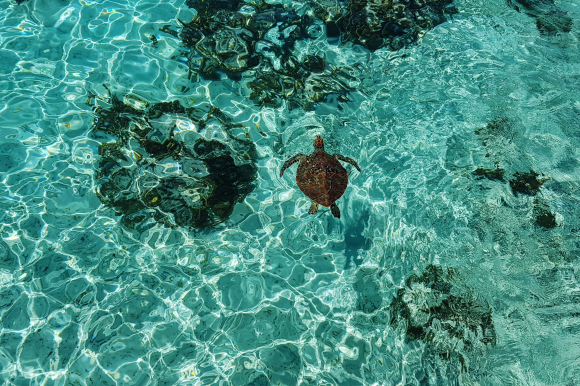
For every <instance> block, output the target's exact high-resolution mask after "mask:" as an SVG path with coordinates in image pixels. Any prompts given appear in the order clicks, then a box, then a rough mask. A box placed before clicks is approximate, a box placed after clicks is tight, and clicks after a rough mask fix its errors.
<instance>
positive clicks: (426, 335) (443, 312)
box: [391, 265, 496, 354]
mask: <svg viewBox="0 0 580 386" xmlns="http://www.w3.org/2000/svg"><path fill="white" fill-rule="evenodd" d="M454 273H455V272H454V270H453V269H450V268H448V269H444V268H441V267H437V266H434V265H429V266H428V267H427V268H426V270H425V272H423V274H422V275H420V276H417V275H412V276H411V277H409V278H408V279H407V281H406V286H405V288H401V289H400V290H399V291H398V293H397V297H396V298H395V299H394V300H393V302H392V304H391V307H392V314H391V315H392V316H391V325H393V327H396V326H405V328H406V337H407V339H410V340H416V339H420V340H423V341H424V342H426V343H431V344H432V345H433V347H434V348H435V349H436V350H437V351H439V352H441V353H442V354H448V353H449V352H450V351H453V350H454V349H455V348H459V347H457V345H458V344H459V343H461V345H462V346H463V351H470V349H471V348H473V347H474V346H476V345H481V344H483V345H487V344H491V345H495V344H496V333H495V328H494V325H493V319H492V315H491V313H492V310H491V307H490V306H489V304H488V303H487V301H485V300H484V299H481V298H477V297H474V296H473V295H471V294H470V293H468V292H466V291H464V290H463V289H461V288H458V287H457V286H454V285H453V284H452V280H453V274H454Z"/></svg>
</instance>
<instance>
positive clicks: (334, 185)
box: [280, 135, 360, 218]
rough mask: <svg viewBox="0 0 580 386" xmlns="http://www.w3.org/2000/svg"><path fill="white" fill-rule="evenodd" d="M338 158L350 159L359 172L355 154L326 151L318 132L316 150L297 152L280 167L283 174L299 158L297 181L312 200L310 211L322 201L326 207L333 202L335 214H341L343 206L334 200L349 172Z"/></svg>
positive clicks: (349, 161) (340, 192)
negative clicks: (352, 156) (306, 152)
mask: <svg viewBox="0 0 580 386" xmlns="http://www.w3.org/2000/svg"><path fill="white" fill-rule="evenodd" d="M338 161H344V162H348V163H349V164H351V165H352V166H354V167H355V168H356V170H358V171H359V172H360V168H359V167H358V165H357V163H356V162H355V161H354V160H353V159H352V158H348V157H343V156H342V155H340V154H334V155H330V154H328V153H327V152H325V151H324V141H323V140H322V137H321V136H320V135H317V136H316V138H315V139H314V152H312V154H310V155H304V154H296V155H295V156H294V157H292V158H290V159H289V160H288V161H286V162H284V165H283V166H282V170H280V178H282V175H283V174H284V171H285V170H286V169H288V168H289V167H290V166H292V165H293V164H295V163H296V162H300V164H299V165H298V170H297V171H296V183H297V184H298V187H299V188H300V190H301V191H302V193H304V194H305V195H307V196H308V197H309V198H311V199H312V201H313V202H312V205H311V206H310V210H308V214H314V213H316V212H318V205H319V204H320V205H322V206H326V207H329V206H330V211H331V212H332V215H333V216H334V217H336V218H340V209H338V206H336V203H335V202H336V200H338V199H339V198H340V197H341V196H342V195H343V194H344V191H345V190H346V186H347V185H348V173H347V172H346V169H345V168H343V167H342V165H341V164H340V162H338Z"/></svg>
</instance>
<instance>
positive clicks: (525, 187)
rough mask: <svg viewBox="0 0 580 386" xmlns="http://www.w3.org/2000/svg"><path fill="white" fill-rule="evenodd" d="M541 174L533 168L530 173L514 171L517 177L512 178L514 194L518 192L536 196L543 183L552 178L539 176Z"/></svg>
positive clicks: (511, 183) (511, 184)
mask: <svg viewBox="0 0 580 386" xmlns="http://www.w3.org/2000/svg"><path fill="white" fill-rule="evenodd" d="M539 176H540V175H539V174H538V173H536V172H535V171H533V170H530V171H529V173H525V172H522V173H519V172H516V173H514V177H515V178H514V179H512V180H510V186H511V188H512V192H513V193H514V195H515V196H516V197H517V195H518V194H525V195H527V196H535V195H536V194H537V193H538V192H539V191H540V188H541V187H542V185H543V184H544V183H545V182H546V181H549V180H550V177H547V178H538V177H539Z"/></svg>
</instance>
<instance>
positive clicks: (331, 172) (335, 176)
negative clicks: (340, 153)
mask: <svg viewBox="0 0 580 386" xmlns="http://www.w3.org/2000/svg"><path fill="white" fill-rule="evenodd" d="M296 183H297V184H298V187H299V188H300V190H301V191H302V193H304V194H305V195H306V196H308V197H309V198H311V199H312V201H314V202H317V203H319V204H320V205H322V206H326V207H328V206H330V205H332V204H334V202H335V201H336V200H338V199H339V198H340V197H341V196H342V195H343V194H344V192H345V190H346V187H347V185H348V173H347V172H346V169H345V168H344V167H343V166H342V165H341V164H340V162H338V160H337V159H336V158H334V157H332V156H331V155H329V154H328V153H327V152H325V151H323V150H319V151H315V152H314V153H312V154H311V155H310V156H308V157H307V158H306V160H304V161H302V162H300V164H299V165H298V170H297V171H296Z"/></svg>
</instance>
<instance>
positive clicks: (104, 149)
mask: <svg viewBox="0 0 580 386" xmlns="http://www.w3.org/2000/svg"><path fill="white" fill-rule="evenodd" d="M111 101H112V106H111V107H99V108H97V110H96V116H97V119H96V121H95V125H94V127H93V130H92V135H93V136H94V137H96V138H99V136H100V135H101V134H99V133H102V132H104V133H107V134H110V135H113V136H115V137H116V138H117V140H116V142H103V143H102V144H101V145H100V146H99V155H100V156H101V158H100V160H99V163H98V171H97V182H98V189H97V194H98V197H99V198H100V199H101V201H102V202H103V203H104V204H105V205H108V206H111V207H113V208H115V210H116V211H117V215H121V216H122V222H123V224H124V225H125V226H127V227H129V228H135V229H141V228H147V227H149V226H152V225H155V224H157V223H160V224H165V225H167V226H182V227H185V228H198V229H199V228H201V229H203V228H208V227H212V226H215V225H217V224H219V223H221V222H223V221H225V220H227V219H228V217H229V216H230V215H231V213H232V212H233V209H234V206H235V205H236V203H238V202H240V201H242V200H243V199H244V198H245V197H246V195H248V194H249V193H250V192H251V191H252V190H253V189H254V180H255V179H256V166H255V164H254V156H255V146H254V144H253V143H251V142H246V141H242V140H239V139H237V138H235V137H233V136H230V135H229V132H228V129H229V128H230V127H231V126H233V124H232V123H231V122H229V121H228V119H227V117H225V115H224V114H223V113H222V112H221V111H219V109H217V108H215V107H212V108H210V109H209V111H208V112H207V113H206V114H205V115H204V118H202V119H200V120H196V121H195V123H196V124H197V126H198V127H199V128H202V127H203V126H204V125H205V124H206V122H207V121H208V120H209V119H216V120H218V121H219V122H220V123H221V124H222V125H223V127H224V132H225V133H226V134H227V136H228V138H229V140H228V141H218V140H214V139H212V140H207V139H205V138H203V137H202V136H201V135H199V134H198V133H196V132H194V131H191V132H188V133H187V135H178V136H176V135H175V134H174V130H175V123H174V121H170V122H171V123H169V124H168V123H167V120H165V121H160V122H155V121H154V120H155V119H157V118H161V117H162V116H163V115H166V114H181V115H182V116H181V117H180V119H182V120H189V123H190V124H191V123H192V121H194V119H192V118H194V117H195V116H199V112H198V111H196V109H195V108H185V107H184V106H183V105H181V103H180V102H179V101H172V102H161V103H157V104H154V105H151V106H148V107H146V108H144V109H142V110H137V109H135V108H133V107H131V106H128V105H127V104H125V103H123V102H121V101H120V100H119V99H118V98H117V97H115V96H113V97H112V99H111Z"/></svg>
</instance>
